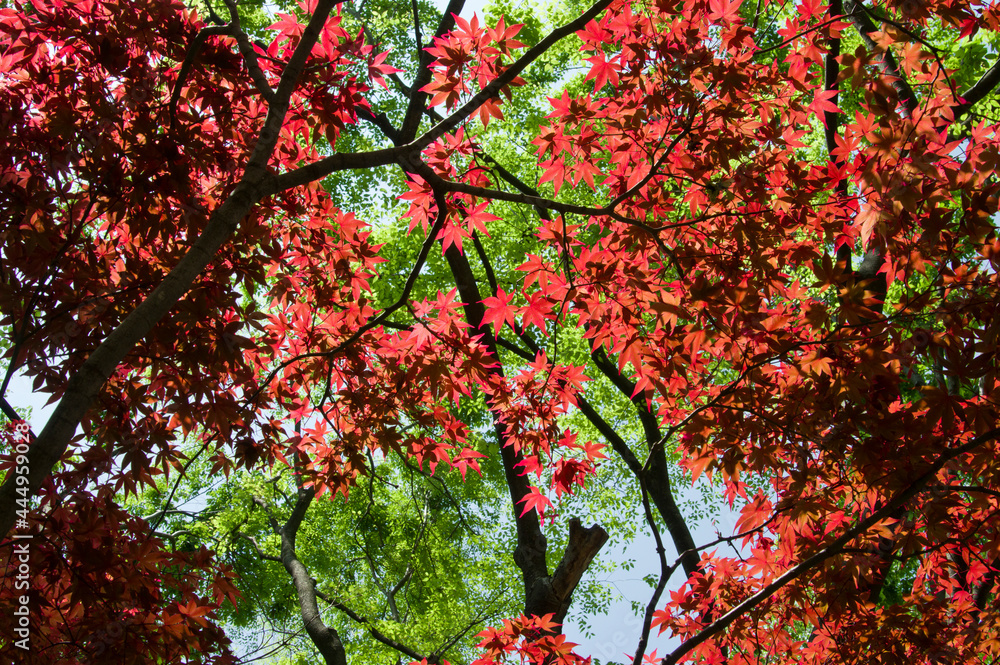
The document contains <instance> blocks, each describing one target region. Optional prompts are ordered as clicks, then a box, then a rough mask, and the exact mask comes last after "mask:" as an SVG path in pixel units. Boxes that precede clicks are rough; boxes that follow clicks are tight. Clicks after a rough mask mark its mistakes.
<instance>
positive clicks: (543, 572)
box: [445, 245, 608, 623]
mask: <svg viewBox="0 0 1000 665" xmlns="http://www.w3.org/2000/svg"><path fill="white" fill-rule="evenodd" d="M445 259H446V260H447V261H448V265H449V267H450V268H451V271H452V275H453V276H454V278H455V284H456V286H457V287H458V293H459V296H460V297H461V298H462V302H463V303H465V305H464V308H465V316H466V320H467V321H468V323H469V324H470V325H471V326H472V329H473V330H478V329H479V328H481V327H482V323H483V315H484V314H485V311H486V310H485V307H484V306H483V303H482V302H481V301H482V296H481V294H480V292H479V286H478V285H477V284H476V280H475V276H474V275H473V273H472V267H471V266H470V265H469V259H468V256H467V255H465V254H463V253H462V252H460V251H459V250H458V248H457V247H456V246H455V245H452V246H450V247H449V248H448V249H447V250H446V251H445ZM483 343H485V344H486V345H487V349H488V351H489V353H490V354H491V355H492V356H493V357H495V358H498V359H499V357H500V355H499V353H498V352H497V347H496V343H495V341H494V340H493V339H492V338H490V336H489V334H486V335H484V336H483ZM489 371H490V372H493V373H495V374H496V375H498V376H501V377H502V376H503V368H502V367H501V366H500V365H497V366H496V367H494V368H491V369H490V370H489ZM493 426H494V430H495V431H496V435H497V441H498V443H499V445H500V458H501V461H502V463H503V468H504V476H505V478H506V481H507V487H508V490H509V492H510V497H511V504H512V509H513V511H514V523H515V527H516V531H517V546H516V547H515V549H514V562H515V563H516V564H517V566H518V568H520V569H521V573H522V577H523V582H524V597H525V600H524V608H525V614H527V615H534V616H541V615H544V614H549V613H552V614H554V615H555V618H554V620H555V621H556V622H559V623H561V622H562V620H563V619H564V618H565V616H566V612H567V610H568V609H569V605H570V601H571V598H572V594H573V591H574V589H576V586H577V585H578V584H579V582H580V579H581V577H582V575H583V573H584V572H585V571H586V569H587V567H588V566H589V565H590V563H591V561H593V559H594V557H595V556H596V555H597V553H598V552H599V551H600V549H601V547H602V546H603V545H604V543H605V542H607V539H608V534H607V533H606V532H605V531H604V529H602V528H601V527H600V526H597V525H594V526H592V527H589V528H584V527H583V526H582V525H581V524H580V521H579V520H578V519H573V520H570V524H569V542H568V543H567V545H566V550H565V551H564V552H563V556H562V559H561V561H560V562H559V565H558V566H557V567H556V570H555V572H554V573H553V574H552V576H549V573H548V565H547V564H546V561H545V552H546V547H547V543H546V539H545V536H544V534H542V530H541V527H540V525H539V523H538V515H537V513H536V512H535V511H533V510H532V511H528V512H527V513H523V514H522V503H523V499H524V498H526V497H527V496H528V491H529V488H528V481H527V478H526V477H525V475H524V473H523V469H522V464H521V462H522V461H523V459H524V458H523V456H522V455H521V454H520V453H519V452H518V451H516V450H515V449H514V446H513V445H509V444H508V443H507V431H506V429H507V428H506V424H505V423H504V422H503V421H502V420H501V418H500V414H499V413H496V412H493Z"/></svg>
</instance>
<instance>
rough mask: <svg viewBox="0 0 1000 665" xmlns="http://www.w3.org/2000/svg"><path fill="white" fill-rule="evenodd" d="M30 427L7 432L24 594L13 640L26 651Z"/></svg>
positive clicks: (16, 555) (19, 425)
mask: <svg viewBox="0 0 1000 665" xmlns="http://www.w3.org/2000/svg"><path fill="white" fill-rule="evenodd" d="M30 432H31V426H30V425H28V423H26V422H24V421H23V420H18V421H15V422H14V426H13V429H12V430H8V431H7V432H5V433H6V435H7V436H8V437H9V438H10V447H11V450H12V451H13V452H14V468H13V469H12V470H11V473H13V474H14V484H15V487H16V489H15V491H16V492H17V499H16V503H17V509H16V510H15V514H16V515H17V521H16V522H15V523H14V529H15V531H14V534H13V539H14V552H13V554H12V555H11V556H12V557H13V562H12V563H13V564H14V566H16V568H15V569H14V590H15V591H22V592H24V593H22V594H20V595H19V596H17V597H16V598H15V603H14V622H13V624H14V633H15V635H16V637H17V638H18V639H16V640H14V646H15V647H17V648H18V649H23V650H25V651H27V650H28V649H30V647H31V607H30V600H31V597H30V596H29V595H28V594H27V591H28V589H29V587H30V585H31V537H32V534H31V523H30V522H29V520H28V515H29V513H30V511H31V488H30V487H29V486H28V485H29V483H30V481H29V479H28V472H29V462H28V443H29V440H30V434H29V433H30Z"/></svg>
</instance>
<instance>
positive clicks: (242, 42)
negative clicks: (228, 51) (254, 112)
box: [225, 0, 274, 104]
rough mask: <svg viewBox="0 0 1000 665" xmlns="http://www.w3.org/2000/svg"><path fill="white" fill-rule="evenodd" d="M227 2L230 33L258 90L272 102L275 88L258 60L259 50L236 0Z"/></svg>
mask: <svg viewBox="0 0 1000 665" xmlns="http://www.w3.org/2000/svg"><path fill="white" fill-rule="evenodd" d="M225 2H226V7H228V8H229V19H230V23H229V29H230V32H229V34H231V35H232V36H233V37H235V38H236V44H237V45H238V46H239V48H240V54H241V55H242V56H243V62H244V64H246V66H247V71H248V72H250V78H251V79H253V84H254V86H255V87H256V88H257V92H259V93H260V94H261V96H262V97H263V98H264V99H265V100H266V101H267V102H268V103H269V104H270V103H271V102H272V101H273V100H274V90H272V89H271V84H270V83H268V82H267V77H266V76H264V72H263V71H262V70H261V68H260V63H259V62H257V51H255V50H254V47H253V44H251V43H250V38H249V37H247V33H245V32H243V28H242V27H241V25H240V14H239V11H238V9H237V7H236V0H225Z"/></svg>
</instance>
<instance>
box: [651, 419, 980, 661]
mask: <svg viewBox="0 0 1000 665" xmlns="http://www.w3.org/2000/svg"><path fill="white" fill-rule="evenodd" d="M998 435H1000V428H997V429H992V430H990V431H988V432H986V433H984V434H981V435H980V436H977V437H975V438H973V439H972V440H970V441H968V442H966V443H964V444H962V445H960V446H958V447H956V448H953V449H951V450H948V451H947V452H945V453H943V454H942V455H941V456H940V457H938V458H937V460H936V461H935V462H934V463H933V464H932V465H931V466H930V468H929V469H928V470H927V471H925V472H924V473H923V474H921V475H920V476H918V477H917V478H916V479H915V480H914V481H913V482H912V483H911V484H910V486H909V487H907V488H906V489H905V490H902V491H900V492H898V493H897V494H896V496H894V497H893V498H892V499H890V500H889V501H888V502H886V504H885V505H884V506H883V507H882V508H880V509H879V510H876V511H874V512H872V514H871V515H870V516H868V517H867V518H866V519H863V520H861V521H859V522H858V523H857V524H856V525H855V526H853V527H851V528H850V529H848V530H847V531H845V532H844V533H843V534H842V535H841V536H840V537H839V538H836V539H835V540H834V541H833V542H831V543H830V544H829V545H827V546H826V547H824V548H823V549H821V550H819V551H818V552H816V553H815V554H813V555H812V556H810V557H808V558H807V559H805V560H803V561H801V562H800V563H798V564H796V565H794V566H792V567H791V568H789V569H788V570H787V571H785V573H784V574H782V575H780V576H778V577H777V578H776V579H775V580H774V581H772V582H771V583H769V584H767V585H766V586H765V587H764V588H763V589H761V590H760V591H758V592H757V593H755V594H753V595H752V596H750V597H749V598H747V599H746V600H744V601H743V602H742V603H739V604H738V605H736V607H734V608H732V609H731V610H729V611H728V612H726V613H725V614H723V615H722V616H721V617H719V618H718V619H716V620H715V621H713V622H712V623H711V624H709V625H708V626H706V627H705V628H704V629H702V630H701V631H700V632H698V634H696V635H694V636H692V637H689V638H688V639H686V640H684V642H683V643H681V645H680V646H678V647H677V648H676V649H674V650H673V651H671V652H670V653H669V654H668V655H667V656H666V657H664V658H663V660H662V661H660V662H661V665H674V664H675V663H678V662H679V661H680V660H681V658H683V657H684V656H685V655H687V654H688V653H690V652H691V650H692V649H694V648H695V647H697V646H698V645H699V644H701V643H703V642H705V641H706V640H709V639H711V638H712V637H714V636H715V635H717V634H718V633H720V632H722V631H723V630H725V629H726V627H728V626H729V624H731V623H732V622H733V621H736V619H738V618H740V617H741V616H743V615H744V614H746V613H747V612H749V611H750V610H752V609H753V608H754V607H756V606H757V605H760V604H761V603H762V602H764V601H765V600H767V599H768V598H770V597H771V596H772V595H774V594H775V593H776V592H777V591H778V590H779V589H781V588H782V587H783V586H785V585H786V584H788V583H789V582H792V581H794V580H796V579H798V577H799V576H800V575H802V574H803V573H805V572H808V571H810V570H812V569H813V568H815V567H816V566H818V565H819V564H821V563H823V562H824V561H826V560H827V559H829V558H830V557H833V556H836V555H837V554H840V553H841V552H842V551H843V549H844V546H845V545H847V543H849V542H850V541H852V540H853V539H855V538H857V537H858V536H860V535H862V534H863V533H864V532H865V531H867V530H868V529H870V528H871V527H873V526H874V525H876V524H878V523H879V522H881V521H882V520H884V519H887V518H888V517H890V516H891V515H892V514H893V513H895V512H896V511H897V510H899V509H900V508H902V507H903V506H904V505H905V504H906V502H907V501H909V500H910V499H912V498H913V497H914V496H915V495H916V494H917V493H919V492H920V491H921V490H922V489H923V487H924V486H925V485H926V484H927V483H929V482H931V481H932V480H933V479H934V478H935V477H936V476H937V474H938V472H939V471H940V470H941V469H943V468H944V466H945V465H946V464H947V463H948V462H950V461H951V460H953V459H955V458H956V457H958V456H960V455H964V454H965V453H968V452H970V451H972V450H975V449H976V448H978V447H979V446H981V445H983V444H984V443H986V442H987V441H990V440H992V439H995V438H997V436H998Z"/></svg>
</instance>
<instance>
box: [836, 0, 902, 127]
mask: <svg viewBox="0 0 1000 665" xmlns="http://www.w3.org/2000/svg"><path fill="white" fill-rule="evenodd" d="M844 9H846V10H847V16H848V18H850V20H851V23H853V24H854V27H855V28H857V29H858V33H860V35H861V41H863V42H864V43H865V46H866V47H867V48H868V50H869V51H871V52H872V53H878V54H880V55H879V67H880V68H881V69H882V73H883V74H885V76H886V77H887V78H888V79H889V82H890V84H891V85H892V87H893V89H895V91H896V94H897V95H899V101H900V103H901V104H902V105H903V108H904V109H906V113H907V115H909V116H912V115H913V112H914V111H916V110H917V107H918V106H919V102H918V100H917V96H916V94H914V92H913V88H911V87H910V84H909V82H907V80H906V78H905V77H904V76H903V72H902V70H900V68H899V63H897V62H896V58H895V56H893V55H892V51H890V50H889V49H887V48H886V49H883V48H882V47H881V46H879V45H878V44H876V43H875V40H874V39H872V37H871V33H873V32H876V31H877V30H878V29H877V28H876V27H875V24H874V23H872V20H871V18H870V17H869V15H868V10H867V9H865V7H864V5H862V4H861V1H860V0H844Z"/></svg>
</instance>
